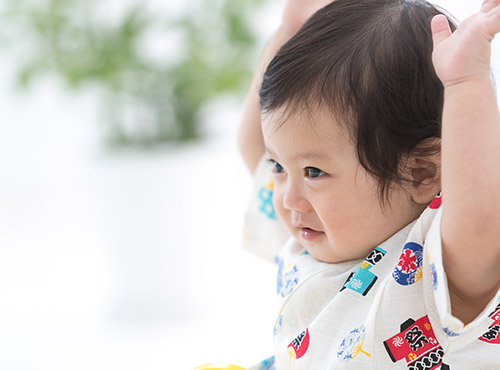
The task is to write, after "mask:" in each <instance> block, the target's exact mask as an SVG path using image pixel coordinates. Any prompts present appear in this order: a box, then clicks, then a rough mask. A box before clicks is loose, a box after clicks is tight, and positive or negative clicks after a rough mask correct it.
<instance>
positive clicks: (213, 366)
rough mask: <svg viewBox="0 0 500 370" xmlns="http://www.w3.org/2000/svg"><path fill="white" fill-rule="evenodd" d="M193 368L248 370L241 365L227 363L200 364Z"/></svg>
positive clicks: (196, 369) (197, 369) (198, 369)
mask: <svg viewBox="0 0 500 370" xmlns="http://www.w3.org/2000/svg"><path fill="white" fill-rule="evenodd" d="M193 370H246V369H245V368H243V367H239V366H236V365H227V364H206V365H202V366H198V367H197V368H195V369H193Z"/></svg>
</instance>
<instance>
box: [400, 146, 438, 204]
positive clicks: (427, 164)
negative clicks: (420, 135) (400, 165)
mask: <svg viewBox="0 0 500 370" xmlns="http://www.w3.org/2000/svg"><path fill="white" fill-rule="evenodd" d="M440 146H441V139H439V138H429V139H425V140H423V141H421V142H420V143H419V144H418V145H417V147H416V148H415V151H414V152H413V153H414V154H412V156H411V157H410V158H409V160H408V163H407V171H408V172H407V174H408V176H409V178H410V180H411V181H412V182H411V184H410V186H409V191H410V193H411V198H412V200H413V201H414V202H416V203H419V204H425V203H429V202H430V201H432V199H433V198H434V197H435V196H436V194H437V193H439V192H440V191H441V152H440V150H439V148H440Z"/></svg>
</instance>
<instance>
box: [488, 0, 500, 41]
mask: <svg viewBox="0 0 500 370" xmlns="http://www.w3.org/2000/svg"><path fill="white" fill-rule="evenodd" d="M496 3H497V5H496V7H494V8H493V9H491V10H490V11H489V12H488V15H487V18H486V20H485V24H486V27H487V30H488V33H489V34H490V36H491V37H492V38H493V37H494V36H495V35H496V34H497V33H499V32H500V0H496Z"/></svg>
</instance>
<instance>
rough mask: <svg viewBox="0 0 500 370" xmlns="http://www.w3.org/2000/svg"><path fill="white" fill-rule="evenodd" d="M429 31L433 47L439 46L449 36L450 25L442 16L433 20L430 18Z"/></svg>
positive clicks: (437, 16)
mask: <svg viewBox="0 0 500 370" xmlns="http://www.w3.org/2000/svg"><path fill="white" fill-rule="evenodd" d="M431 30H432V40H433V42H434V46H436V45H438V44H440V43H441V42H442V41H444V40H446V39H447V38H448V37H450V36H451V29H450V24H449V23H448V19H447V18H446V17H445V16H444V15H442V14H439V15H436V16H435V17H434V18H432V21H431Z"/></svg>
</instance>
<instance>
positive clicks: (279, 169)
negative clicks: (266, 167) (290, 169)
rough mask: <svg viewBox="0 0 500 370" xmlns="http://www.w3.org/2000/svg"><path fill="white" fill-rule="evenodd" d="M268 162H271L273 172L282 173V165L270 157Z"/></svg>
mask: <svg viewBox="0 0 500 370" xmlns="http://www.w3.org/2000/svg"><path fill="white" fill-rule="evenodd" d="M269 162H271V163H272V164H273V172H274V173H283V172H284V171H283V167H281V164H279V163H278V162H276V161H275V160H274V159H270V160H269Z"/></svg>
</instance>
